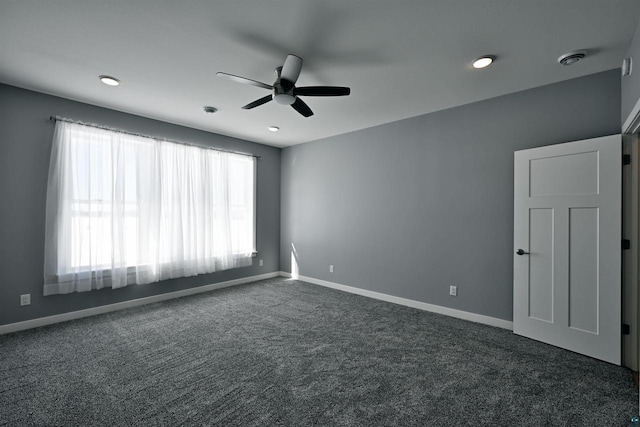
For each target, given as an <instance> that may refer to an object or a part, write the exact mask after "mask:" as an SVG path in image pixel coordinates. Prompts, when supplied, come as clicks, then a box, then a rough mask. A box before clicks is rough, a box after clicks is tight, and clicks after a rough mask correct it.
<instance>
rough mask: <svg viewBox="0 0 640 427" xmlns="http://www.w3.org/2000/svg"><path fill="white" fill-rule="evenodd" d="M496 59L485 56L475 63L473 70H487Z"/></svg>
mask: <svg viewBox="0 0 640 427" xmlns="http://www.w3.org/2000/svg"><path fill="white" fill-rule="evenodd" d="M495 59H496V57H495V56H490V55H485V56H481V57H480V58H478V59H476V60H475V61H473V68H486V67H488V66H489V65H491V63H492V62H493V61H494V60H495Z"/></svg>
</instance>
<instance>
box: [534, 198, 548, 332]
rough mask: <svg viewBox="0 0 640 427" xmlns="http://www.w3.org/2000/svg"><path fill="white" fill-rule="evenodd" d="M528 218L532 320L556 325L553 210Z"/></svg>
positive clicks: (537, 212) (545, 210)
mask: <svg viewBox="0 0 640 427" xmlns="http://www.w3.org/2000/svg"><path fill="white" fill-rule="evenodd" d="M529 215H530V219H529V221H530V222H529V230H530V231H529V236H530V237H529V254H530V255H529V316H530V317H532V318H534V319H538V320H543V321H546V322H551V323H553V257H552V256H551V255H552V254H553V209H530V210H529Z"/></svg>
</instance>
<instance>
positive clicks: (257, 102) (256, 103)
mask: <svg viewBox="0 0 640 427" xmlns="http://www.w3.org/2000/svg"><path fill="white" fill-rule="evenodd" d="M271 99H272V96H271V94H269V95H267V96H265V97H262V98H260V99H257V100H255V101H253V102H250V103H248V104H247V105H245V106H244V107H242V108H243V109H244V110H250V109H252V108H256V107H259V106H260V105H262V104H266V103H267V102H269V101H271Z"/></svg>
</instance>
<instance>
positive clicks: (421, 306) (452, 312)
mask: <svg viewBox="0 0 640 427" xmlns="http://www.w3.org/2000/svg"><path fill="white" fill-rule="evenodd" d="M280 274H281V275H282V276H283V277H291V273H287V272H284V271H281V272H280ZM299 280H301V281H303V282H307V283H311V284H314V285H320V286H324V287H327V288H332V289H337V290H339V291H344V292H349V293H351V294H356V295H361V296H364V297H369V298H374V299H377V300H381V301H386V302H390V303H393V304H399V305H404V306H407V307H412V308H417V309H418V310H424V311H430V312H432V313H438V314H444V315H445V316H451V317H456V318H458V319H463V320H469V321H471V322H476V323H482V324H484V325H489V326H495V327H498V328H502V329H508V330H510V331H512V330H513V322H511V321H509V320H504V319H498V318H497V317H490V316H485V315H482V314H476V313H471V312H468V311H463V310H456V309H455V308H449V307H443V306H441V305H435V304H428V303H426V302H421V301H415V300H411V299H407V298H401V297H396V296H393V295H388V294H383V293H380V292H374V291H369V290H366V289H360V288H354V287H353V286H347V285H341V284H339V283H333V282H327V281H326V280H320V279H314V278H313V277H307V276H302V275H300V276H299Z"/></svg>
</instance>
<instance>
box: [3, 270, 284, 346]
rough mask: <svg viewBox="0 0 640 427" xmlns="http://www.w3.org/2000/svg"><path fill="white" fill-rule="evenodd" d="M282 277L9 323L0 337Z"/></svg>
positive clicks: (228, 283)
mask: <svg viewBox="0 0 640 427" xmlns="http://www.w3.org/2000/svg"><path fill="white" fill-rule="evenodd" d="M279 276H282V272H280V271H276V272H273V273H265V274H259V275H257V276H249V277H243V278H241V279H234V280H228V281H226V282H220V283H212V284H210V285H204V286H198V287H196V288H189V289H183V290H180V291H175V292H167V293H164V294H159V295H153V296H149V297H144V298H138V299H132V300H128V301H122V302H117V303H115V304H107V305H101V306H99V307H93V308H87V309H85V310H78V311H71V312H68V313H62V314H56V315H53V316H48V317H40V318H37V319H30V320H25V321H23V322H16V323H9V324H8V325H0V335H2V334H8V333H11V332H17V331H23V330H25V329H32V328H38V327H40V326H46V325H53V324H54V323H60V322H66V321H67V320H74V319H81V318H83V317H89V316H96V315H98V314H103V313H109V312H112V311H118V310H123V309H125V308H130V307H137V306H140V305H145V304H151V303H154V302H160V301H166V300H170V299H175V298H181V297H186V296H188V295H195V294H200V293H203V292H209V291H213V290H216V289H221V288H227V287H229V286H235V285H241V284H243V283H249V282H255V281H257V280H264V279H271V278H273V277H279Z"/></svg>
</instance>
